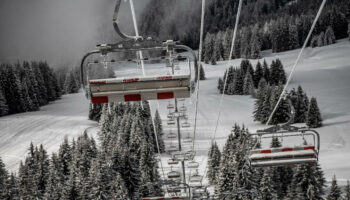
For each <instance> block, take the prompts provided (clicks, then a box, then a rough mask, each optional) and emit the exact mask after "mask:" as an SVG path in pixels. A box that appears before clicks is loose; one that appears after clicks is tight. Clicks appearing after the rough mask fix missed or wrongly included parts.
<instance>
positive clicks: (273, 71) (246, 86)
mask: <svg viewBox="0 0 350 200" xmlns="http://www.w3.org/2000/svg"><path fill="white" fill-rule="evenodd" d="M226 76H227V81H226V87H225V91H223V90H224V81H225V79H226ZM262 80H265V82H267V83H268V84H270V85H279V84H285V83H286V80H287V79H286V73H285V71H284V68H283V65H282V62H281V61H280V60H279V59H276V60H273V61H272V63H271V65H270V66H268V64H267V62H266V61H265V60H264V62H263V64H261V63H260V61H258V63H257V65H256V67H255V70H254V68H253V65H252V64H251V62H250V61H249V60H242V61H241V64H240V67H239V68H234V67H233V66H231V67H230V68H229V69H228V70H226V71H225V73H224V76H223V78H219V80H218V87H217V88H218V89H219V91H220V93H223V92H224V93H225V94H228V95H252V96H253V97H255V90H256V89H257V88H258V86H259V83H260V82H261V81H262Z"/></svg>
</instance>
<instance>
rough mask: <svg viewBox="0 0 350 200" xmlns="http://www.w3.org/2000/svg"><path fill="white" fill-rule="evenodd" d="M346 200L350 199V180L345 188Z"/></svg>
mask: <svg viewBox="0 0 350 200" xmlns="http://www.w3.org/2000/svg"><path fill="white" fill-rule="evenodd" d="M344 200H350V182H349V181H347V184H346V186H345V188H344Z"/></svg>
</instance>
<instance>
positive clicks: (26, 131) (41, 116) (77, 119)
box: [0, 93, 97, 172]
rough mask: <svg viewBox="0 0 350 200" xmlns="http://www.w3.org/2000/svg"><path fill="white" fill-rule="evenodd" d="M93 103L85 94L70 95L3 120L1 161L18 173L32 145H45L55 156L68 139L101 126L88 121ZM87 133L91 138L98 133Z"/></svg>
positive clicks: (0, 133) (1, 121)
mask: <svg viewBox="0 0 350 200" xmlns="http://www.w3.org/2000/svg"><path fill="white" fill-rule="evenodd" d="M88 112H89V102H88V101H87V100H86V99H85V97H84V94H83V93H78V94H69V95H64V96H62V98H61V99H59V100H57V101H54V102H51V103H50V104H49V105H46V106H43V107H41V108H40V111H37V112H27V113H20V114H15V115H10V116H5V117H1V118H0V127H1V128H0V157H1V158H2V159H3V161H4V162H5V164H6V167H7V169H9V170H11V171H14V172H17V169H18V166H19V162H20V160H23V159H24V157H25V156H26V155H27V152H28V147H29V144H30V142H33V144H34V145H40V144H43V145H44V148H45V149H46V150H47V151H48V153H49V155H50V156H51V153H52V152H56V151H57V150H58V147H59V145H60V144H61V143H62V142H63V139H64V137H65V136H68V138H69V140H71V139H72V138H73V137H74V138H76V137H77V136H79V135H81V134H82V132H83V131H84V130H85V128H87V127H96V126H97V123H96V122H93V121H90V120H88ZM92 130H93V128H92V129H87V131H88V133H89V135H95V133H96V131H95V130H94V131H92Z"/></svg>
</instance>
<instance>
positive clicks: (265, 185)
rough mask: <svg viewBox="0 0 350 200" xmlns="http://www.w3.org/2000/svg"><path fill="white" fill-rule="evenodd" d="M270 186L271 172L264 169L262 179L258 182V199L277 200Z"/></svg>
mask: <svg viewBox="0 0 350 200" xmlns="http://www.w3.org/2000/svg"><path fill="white" fill-rule="evenodd" d="M271 186H272V180H271V170H270V169H268V168H267V169H265V170H264V174H263V177H262V179H261V181H260V186H259V192H260V195H261V196H260V199H262V200H273V199H277V196H276V192H275V191H274V189H273V187H271Z"/></svg>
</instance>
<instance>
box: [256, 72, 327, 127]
mask: <svg viewBox="0 0 350 200" xmlns="http://www.w3.org/2000/svg"><path fill="white" fill-rule="evenodd" d="M283 87H284V86H283V85H277V86H271V85H268V84H267V83H266V81H265V80H264V79H263V80H262V81H261V82H260V83H259V87H258V90H257V95H256V100H255V109H254V111H253V115H254V120H255V121H260V122H261V123H266V122H267V121H268V119H269V116H270V114H271V113H272V110H273V109H274V107H275V106H276V103H277V101H278V99H279V97H280V95H281V93H282V91H283ZM288 98H289V99H290V101H291V104H292V105H289V103H288V100H287V99H282V100H281V102H280V104H279V105H278V107H277V109H276V112H275V114H274V115H273V117H272V118H271V122H270V124H278V123H285V122H287V121H288V120H289V119H290V117H291V116H290V113H291V107H290V106H293V108H294V110H295V112H294V119H293V120H292V123H306V125H307V126H308V127H310V128H318V127H321V126H322V117H321V112H320V109H319V107H318V104H317V100H316V98H315V97H312V98H311V100H309V98H308V96H307V94H306V92H304V91H303V89H302V87H301V86H298V89H297V90H295V89H294V88H293V89H292V90H291V91H289V92H288Z"/></svg>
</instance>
